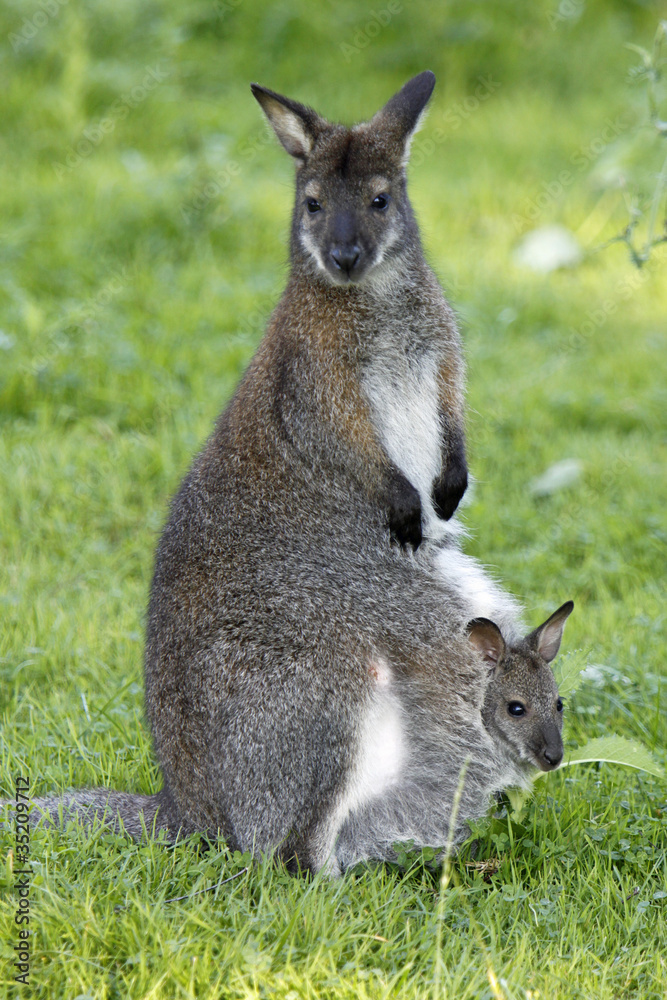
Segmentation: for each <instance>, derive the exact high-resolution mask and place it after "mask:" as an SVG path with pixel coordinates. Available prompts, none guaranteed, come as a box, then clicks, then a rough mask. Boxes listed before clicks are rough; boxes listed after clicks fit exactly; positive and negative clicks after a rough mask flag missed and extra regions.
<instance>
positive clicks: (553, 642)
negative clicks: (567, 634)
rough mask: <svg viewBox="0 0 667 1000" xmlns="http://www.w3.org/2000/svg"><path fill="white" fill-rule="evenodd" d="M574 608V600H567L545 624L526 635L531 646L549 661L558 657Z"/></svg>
mask: <svg viewBox="0 0 667 1000" xmlns="http://www.w3.org/2000/svg"><path fill="white" fill-rule="evenodd" d="M573 608H574V601H566V602H565V604H563V605H562V606H561V607H560V608H559V609H558V611H554V613H553V614H552V615H551V616H550V617H549V618H547V620H546V621H545V622H544V624H543V625H540V626H539V627H538V628H536V629H535V631H534V632H531V633H530V635H528V636H526V642H527V643H528V645H529V646H530V648H531V649H534V650H535V652H536V653H539V654H540V656H541V657H542V658H543V659H545V660H546V661H547V663H551V661H552V660H554V659H555V658H556V654H557V653H558V650H559V649H560V641H561V639H562V638H563V629H564V628H565V622H566V621H567V620H568V618H569V617H570V615H571V614H572V609H573Z"/></svg>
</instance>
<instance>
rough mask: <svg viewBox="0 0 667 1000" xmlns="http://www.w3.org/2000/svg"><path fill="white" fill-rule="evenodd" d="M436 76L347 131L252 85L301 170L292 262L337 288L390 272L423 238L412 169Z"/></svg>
mask: <svg viewBox="0 0 667 1000" xmlns="http://www.w3.org/2000/svg"><path fill="white" fill-rule="evenodd" d="M434 83H435V77H434V76H433V74H432V73H430V72H428V71H427V72H425V73H421V74H420V75H419V76H417V77H414V79H412V80H410V81H408V83H406V85H405V86H404V87H403V88H402V90H400V91H399V93H398V94H396V95H395V96H394V97H393V98H392V99H391V100H390V101H389V102H388V103H387V104H386V105H385V106H384V107H383V108H382V109H381V110H380V111H378V113H377V114H376V115H375V116H374V117H373V118H372V119H371V121H369V122H364V123H362V124H361V125H356V126H355V127H354V128H346V127H345V126H343V125H335V124H332V123H330V122H328V121H326V120H325V119H324V118H321V117H320V116H319V115H318V114H317V113H316V112H315V111H313V110H312V109H311V108H307V107H305V106H304V105H302V104H298V103H297V102H295V101H291V100H289V99H288V98H286V97H282V96H281V95H280V94H276V93H274V92H273V91H270V90H266V89H265V88H263V87H258V86H257V85H256V84H253V86H252V89H253V93H254V95H255V97H256V98H257V100H258V101H259V103H260V104H261V106H262V108H263V110H264V112H265V114H266V116H267V118H268V119H269V122H270V124H271V126H272V127H273V129H274V131H275V132H276V135H277V136H278V138H279V139H280V141H281V143H282V144H283V146H284V147H285V149H286V150H287V152H288V153H290V155H291V156H292V157H293V158H294V160H295V163H296V166H297V174H296V201H295V206H294V215H293V220H292V256H293V262H298V263H299V264H301V265H302V266H305V268H306V269H307V270H310V271H311V272H312V273H314V274H318V275H320V276H322V277H324V278H325V279H326V280H327V281H329V282H331V283H332V284H336V285H348V284H352V283H359V282H363V281H364V280H365V279H366V278H367V277H368V276H370V275H372V274H374V273H375V274H380V273H382V272H383V271H384V272H386V271H387V270H388V269H390V268H391V266H392V263H393V264H395V263H396V262H397V261H398V259H399V258H400V257H401V256H404V255H405V254H406V253H409V250H410V246H411V244H414V242H415V241H418V238H419V237H418V234H417V228H416V224H415V220H414V216H413V214H412V209H411V207H410V202H409V201H408V197H407V192H406V181H405V164H406V162H407V157H408V150H409V145H410V140H411V137H412V135H413V133H414V131H415V129H416V128H417V125H418V121H419V118H420V116H421V113H422V111H423V110H424V107H425V105H426V103H427V101H428V99H429V97H430V95H431V92H432V90H433V86H434Z"/></svg>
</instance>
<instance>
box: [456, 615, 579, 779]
mask: <svg viewBox="0 0 667 1000" xmlns="http://www.w3.org/2000/svg"><path fill="white" fill-rule="evenodd" d="M573 607H574V604H573V603H572V601H567V602H566V603H565V604H563V606H562V607H560V608H559V609H558V610H557V611H554V613H553V614H552V615H551V616H550V617H549V618H547V620H546V621H545V622H544V624H543V625H540V626H539V628H536V629H535V630H534V631H533V632H531V633H530V634H529V635H527V636H526V637H525V638H524V639H522V640H521V641H520V642H518V643H516V644H514V645H512V646H508V645H506V643H505V640H504V639H503V637H502V635H501V633H500V629H499V628H498V626H497V625H495V624H494V622H492V621H489V620H488V618H476V619H475V620H474V621H472V622H470V623H469V625H468V637H469V639H470V641H471V643H472V644H473V645H474V646H475V647H476V649H477V650H479V652H480V653H481V654H482V656H483V657H484V660H485V662H486V663H487V664H488V666H489V672H490V679H489V684H488V687H487V689H486V695H485V700H484V706H483V709H482V718H483V720H484V725H485V726H486V728H487V730H488V731H489V732H491V733H493V734H494V735H499V736H500V737H501V738H502V739H503V740H505V741H506V742H507V743H509V744H510V746H511V747H512V749H513V750H514V752H515V753H516V754H517V756H518V757H519V758H520V759H521V760H525V761H529V762H530V763H531V764H534V765H536V766H537V767H539V768H541V770H542V771H551V770H553V769H554V768H556V767H558V765H559V764H560V762H561V760H562V759H563V740H562V738H561V732H562V729H563V702H562V700H561V699H560V698H559V696H558V688H557V686H556V681H555V679H554V675H553V673H552V672H551V668H550V666H549V664H550V663H551V661H552V660H553V659H554V658H555V656H556V654H557V653H558V650H559V648H560V642H561V638H562V635H563V628H564V626H565V622H566V620H567V618H568V616H569V615H570V613H571V611H572V609H573Z"/></svg>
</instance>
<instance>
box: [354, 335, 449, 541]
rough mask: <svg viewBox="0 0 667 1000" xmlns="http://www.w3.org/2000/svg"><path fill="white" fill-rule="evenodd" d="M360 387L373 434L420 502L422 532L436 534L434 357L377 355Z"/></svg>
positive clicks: (438, 427)
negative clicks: (413, 360) (433, 498)
mask: <svg viewBox="0 0 667 1000" xmlns="http://www.w3.org/2000/svg"><path fill="white" fill-rule="evenodd" d="M363 388H364V391H365V394H366V399H367V400H368V404H369V406H370V408H371V414H372V419H373V423H374V425H375V429H376V432H377V435H378V437H379V439H380V441H381V442H382V444H383V445H384V448H385V449H386V451H387V454H388V455H389V457H390V459H391V460H392V462H393V463H394V464H395V465H396V466H398V468H399V469H400V470H401V472H402V473H403V474H404V475H405V476H406V477H407V479H408V480H409V481H410V482H411V483H412V485H413V486H414V487H415V489H416V490H419V495H420V497H421V502H422V510H423V512H424V520H425V524H424V528H425V534H426V535H427V536H429V537H433V535H434V533H435V534H436V535H439V534H441V529H440V525H441V524H442V522H440V520H439V518H438V517H437V516H436V513H435V511H434V509H433V503H432V501H431V489H432V486H433V482H434V480H435V479H436V478H437V477H438V475H439V474H440V469H441V466H442V450H441V442H442V424H441V420H440V412H439V402H438V384H437V379H436V366H435V361H434V360H429V359H422V361H421V362H420V364H419V366H418V368H417V366H415V368H413V367H412V366H411V365H410V364H409V362H408V360H407V358H400V359H399V358H397V357H396V356H395V355H392V356H391V357H381V358H379V359H378V361H376V362H375V363H374V364H373V365H372V366H371V367H370V368H369V369H367V371H366V373H365V376H364V382H363Z"/></svg>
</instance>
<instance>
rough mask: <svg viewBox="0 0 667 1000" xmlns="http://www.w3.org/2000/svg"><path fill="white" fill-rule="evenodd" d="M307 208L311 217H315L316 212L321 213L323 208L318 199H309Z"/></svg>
mask: <svg viewBox="0 0 667 1000" xmlns="http://www.w3.org/2000/svg"><path fill="white" fill-rule="evenodd" d="M306 208H307V209H308V211H309V212H310V214H311V215H315V212H319V211H320V210H321V208H322V206H321V205H320V203H319V201H317V199H316V198H308V199H307V201H306Z"/></svg>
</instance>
